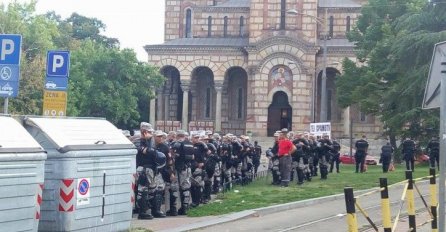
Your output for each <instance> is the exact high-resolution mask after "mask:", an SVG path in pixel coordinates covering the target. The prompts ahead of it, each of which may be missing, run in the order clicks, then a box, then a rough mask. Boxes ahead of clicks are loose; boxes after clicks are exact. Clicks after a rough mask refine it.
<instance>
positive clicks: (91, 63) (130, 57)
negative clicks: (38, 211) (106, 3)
mask: <svg viewBox="0 0 446 232" xmlns="http://www.w3.org/2000/svg"><path fill="white" fill-rule="evenodd" d="M35 5H36V1H31V2H30V3H29V4H19V3H17V2H14V3H11V4H9V5H8V6H5V5H4V4H0V32H1V33H5V34H6V33H7V34H21V35H22V37H23V39H22V56H21V57H22V59H21V78H20V90H19V95H18V97H17V98H14V99H11V101H10V107H9V111H10V112H11V113H12V114H28V115H30V114H35V115H38V114H41V109H42V97H43V84H44V77H45V68H46V55H47V51H48V50H70V52H71V68H70V77H69V91H68V109H67V112H68V115H69V116H87V117H90V116H94V117H104V118H107V119H108V120H109V121H111V122H112V123H114V124H115V125H116V126H118V127H127V128H133V127H135V126H137V125H138V124H139V122H140V121H142V120H147V118H143V117H144V116H147V115H148V109H149V106H148V102H149V98H153V97H154V91H153V90H154V89H155V88H157V87H158V86H161V85H162V82H163V77H162V76H161V75H160V74H159V71H158V70H157V69H156V68H154V67H151V66H149V65H148V64H147V63H143V62H139V61H138V60H137V58H136V54H135V52H134V51H133V50H129V49H124V50H121V49H119V41H118V40H117V39H115V38H108V37H105V36H103V35H101V34H100V33H101V32H102V31H103V30H105V28H106V27H105V24H103V23H102V21H100V20H98V19H95V18H87V17H85V16H82V15H79V14H77V13H73V14H72V15H71V17H70V18H68V19H62V18H61V17H60V16H59V15H57V14H56V13H55V12H48V13H46V14H44V15H38V14H36V13H35ZM0 103H3V99H0Z"/></svg>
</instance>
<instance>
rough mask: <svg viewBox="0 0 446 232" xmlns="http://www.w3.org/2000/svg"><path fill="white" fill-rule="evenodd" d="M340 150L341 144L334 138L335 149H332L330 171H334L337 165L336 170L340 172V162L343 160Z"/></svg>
mask: <svg viewBox="0 0 446 232" xmlns="http://www.w3.org/2000/svg"><path fill="white" fill-rule="evenodd" d="M340 151H341V145H340V144H339V143H338V141H336V140H333V149H332V150H331V151H330V152H331V159H330V172H333V167H334V166H335V165H336V172H337V173H339V163H341V160H340V159H339V158H340V156H341V153H340Z"/></svg>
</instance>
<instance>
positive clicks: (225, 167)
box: [218, 135, 232, 190]
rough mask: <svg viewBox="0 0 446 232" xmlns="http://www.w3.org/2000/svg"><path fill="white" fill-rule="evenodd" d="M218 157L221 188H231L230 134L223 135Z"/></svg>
mask: <svg viewBox="0 0 446 232" xmlns="http://www.w3.org/2000/svg"><path fill="white" fill-rule="evenodd" d="M218 150H219V157H220V159H221V175H222V177H221V179H222V181H221V183H222V187H223V190H226V189H231V187H232V177H231V169H232V159H231V157H232V144H231V142H230V135H225V136H223V141H222V143H221V145H220V148H219V149H218Z"/></svg>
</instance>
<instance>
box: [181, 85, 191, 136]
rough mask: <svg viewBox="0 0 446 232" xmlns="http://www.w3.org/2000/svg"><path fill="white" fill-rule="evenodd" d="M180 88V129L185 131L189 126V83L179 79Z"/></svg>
mask: <svg viewBox="0 0 446 232" xmlns="http://www.w3.org/2000/svg"><path fill="white" fill-rule="evenodd" d="M181 89H182V90H183V115H182V122H181V129H183V130H185V131H187V130H188V127H189V118H188V114H189V90H190V83H189V82H185V81H181Z"/></svg>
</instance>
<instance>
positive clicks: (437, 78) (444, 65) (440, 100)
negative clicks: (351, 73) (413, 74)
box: [423, 41, 446, 232]
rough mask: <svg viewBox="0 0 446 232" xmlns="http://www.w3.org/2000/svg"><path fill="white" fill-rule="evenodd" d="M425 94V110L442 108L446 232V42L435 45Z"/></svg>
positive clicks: (441, 210) (441, 213) (441, 198)
mask: <svg viewBox="0 0 446 232" xmlns="http://www.w3.org/2000/svg"><path fill="white" fill-rule="evenodd" d="M428 78H429V79H428V82H427V84H426V89H425V92H424V100H423V109H433V108H438V107H440V178H439V179H440V180H439V194H438V203H439V207H438V229H439V230H438V231H440V232H446V231H445V226H446V225H445V223H446V221H445V181H446V175H445V174H446V173H445V171H446V119H445V117H446V80H445V78H446V41H444V42H441V43H438V44H435V48H434V54H433V56H432V61H431V66H430V70H429V77H428Z"/></svg>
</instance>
